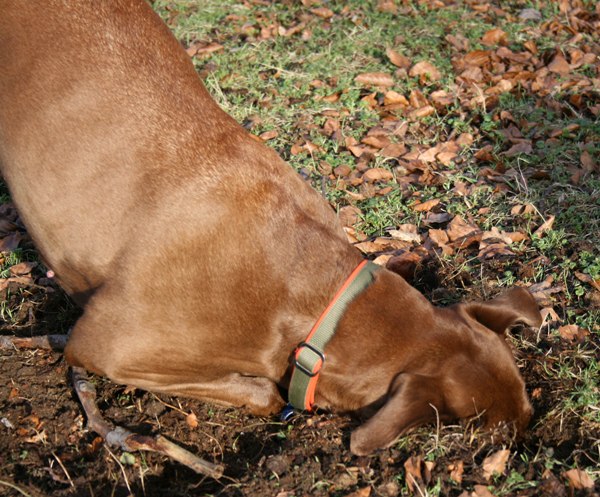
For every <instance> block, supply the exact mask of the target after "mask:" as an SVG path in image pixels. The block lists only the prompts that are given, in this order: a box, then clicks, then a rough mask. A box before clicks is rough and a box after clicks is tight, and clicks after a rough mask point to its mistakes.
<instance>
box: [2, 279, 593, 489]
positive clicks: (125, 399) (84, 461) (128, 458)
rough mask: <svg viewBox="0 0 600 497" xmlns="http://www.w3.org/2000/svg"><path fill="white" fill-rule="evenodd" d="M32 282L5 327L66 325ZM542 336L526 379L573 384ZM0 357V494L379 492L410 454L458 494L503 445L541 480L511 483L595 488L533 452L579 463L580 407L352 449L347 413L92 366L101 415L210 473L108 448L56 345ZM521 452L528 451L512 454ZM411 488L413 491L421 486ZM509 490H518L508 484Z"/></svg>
mask: <svg viewBox="0 0 600 497" xmlns="http://www.w3.org/2000/svg"><path fill="white" fill-rule="evenodd" d="M429 270H431V268H429ZM438 270H439V268H438ZM36 271H38V272H39V271H40V270H39V269H37V270H36ZM442 279H443V275H438V276H437V277H434V276H432V274H429V272H427V271H422V272H421V273H419V274H418V278H417V280H416V283H417V284H418V285H421V289H422V290H423V291H425V293H426V294H428V296H429V297H430V298H435V295H438V297H439V295H440V289H439V288H437V287H438V285H437V283H436V281H439V280H442ZM48 289H50V290H48ZM30 291H31V292H33V293H34V294H35V293H36V292H39V293H42V294H43V295H42V296H39V295H38V297H36V298H37V300H36V299H35V298H34V299H33V300H35V301H36V302H37V304H36V306H34V307H32V309H33V311H32V312H31V313H29V314H24V315H23V319H24V322H25V323H27V322H28V323H29V325H27V324H25V325H23V326H22V327H21V328H19V329H16V330H15V329H12V330H11V331H10V333H9V332H8V331H7V330H4V331H3V332H2V333H3V334H17V335H24V336H27V335H30V334H31V330H32V329H34V330H39V329H40V328H41V326H40V325H39V323H40V322H43V323H44V327H45V328H46V329H57V328H61V327H64V325H65V319H64V317H65V313H66V314H67V315H68V319H67V320H66V322H67V323H68V322H69V320H70V322H71V323H72V322H74V320H75V319H76V317H77V313H78V312H77V310H76V309H75V308H74V307H73V306H72V305H71V304H69V302H68V299H67V298H66V297H65V296H64V295H62V292H61V291H60V289H58V288H56V287H52V286H51V287H47V288H45V287H39V288H37V289H36V288H30ZM452 296H453V295H452V292H451V291H448V290H447V291H446V293H445V294H444V298H452ZM454 296H455V295H454ZM59 317H61V319H62V320H61V321H59V320H58V318H59ZM53 319H54V320H55V321H56V322H55V323H54V325H52V323H53ZM36 323H37V324H36ZM523 333H525V334H527V333H535V331H527V330H524V331H523ZM522 338H524V339H525V340H527V338H528V337H527V335H525V336H524V337H522ZM530 338H532V339H533V338H534V337H530ZM538 346H539V347H541V350H539V351H538V350H537V349H536V352H535V353H531V354H529V352H528V351H527V350H523V349H522V348H521V351H520V352H518V361H519V363H520V364H522V365H523V366H524V374H525V379H526V381H527V383H528V386H529V388H530V391H535V390H536V389H540V391H544V392H556V391H557V390H558V389H562V390H563V391H568V390H569V388H570V385H569V384H568V383H565V384H564V385H548V384H545V383H544V380H543V378H544V375H543V374H542V369H543V368H544V367H545V361H552V360H554V359H552V358H547V357H546V356H545V355H544V350H543V348H544V342H542V343H541V345H539V344H538ZM547 346H551V344H547ZM568 352H569V351H566V352H565V353H568ZM0 357H1V359H0V419H1V420H2V423H0V495H9V496H13V495H14V496H17V495H30V496H42V495H44V496H45V495H51V496H72V495H77V496H80V495H81V496H84V495H85V496H104V495H110V496H113V495H114V496H127V495H132V494H133V495H145V496H164V495H172V496H187V495H222V496H243V495H251V496H258V495H260V496H262V495H272V496H277V497H291V496H293V495H294V496H299V495H334V496H348V495H352V496H355V497H361V496H362V497H365V496H368V495H372V496H384V497H385V496H395V495H399V494H400V493H402V494H406V493H407V492H408V489H407V487H406V485H407V483H406V470H405V463H406V461H407V460H408V459H409V458H410V457H411V456H413V457H415V458H417V459H416V460H417V465H418V467H419V471H418V472H420V473H421V475H420V477H421V478H420V479H417V482H418V484H419V485H420V486H419V488H422V489H425V488H426V487H429V488H431V487H434V488H436V489H437V490H438V491H439V492H440V493H439V495H449V496H458V495H460V494H461V492H463V490H464V489H466V488H469V489H471V488H473V486H474V485H477V484H480V485H486V484H488V483H489V482H488V481H487V480H486V479H485V478H484V476H483V473H482V469H481V468H482V461H483V459H484V458H485V457H486V456H488V455H489V454H491V453H493V452H494V451H496V450H498V449H499V448H502V447H508V448H510V450H511V453H512V454H513V458H512V459H511V461H510V463H509V464H510V466H509V470H508V471H510V470H514V471H516V472H518V473H520V474H521V475H528V476H529V478H530V479H532V480H534V479H535V480H539V485H538V486H537V487H534V488H529V487H527V486H526V485H521V486H519V487H516V489H518V490H519V492H518V495H521V496H533V495H552V494H553V495H565V496H566V495H591V494H592V492H591V491H589V490H588V491H585V490H577V491H573V490H572V489H570V490H569V491H570V493H567V487H565V485H564V483H563V481H562V479H561V476H560V471H558V470H555V471H545V467H544V465H545V463H546V461H547V460H548V454H545V456H544V457H537V456H536V454H538V452H539V450H540V448H543V450H545V451H546V452H547V451H553V457H554V458H558V459H562V460H563V461H564V462H566V463H569V462H571V463H573V462H574V461H575V462H577V463H578V464H580V465H582V466H585V461H586V458H585V454H586V453H587V451H588V450H589V449H591V448H592V443H593V441H592V439H591V438H590V439H589V441H588V442H585V439H586V436H585V434H582V433H579V427H578V425H577V422H576V420H575V418H565V419H562V418H561V419H556V423H550V424H548V425H544V426H538V427H537V428H536V429H533V430H531V431H530V433H529V434H528V435H527V437H526V439H525V440H524V441H522V442H519V443H516V442H515V441H514V440H511V439H510V437H508V438H504V439H502V438H499V436H500V435H501V433H494V434H491V435H490V434H483V433H479V432H478V431H477V429H476V425H474V424H463V425H460V426H449V427H431V426H430V427H424V428H422V429H420V430H418V431H417V432H415V433H414V434H412V435H411V436H410V437H407V438H405V439H403V440H402V442H401V443H399V444H397V445H396V446H395V447H394V448H390V449H387V450H383V451H380V452H378V453H376V454H374V455H372V456H369V457H355V456H352V455H351V454H350V451H349V448H348V447H349V436H350V432H351V430H352V428H353V427H355V426H356V425H357V423H358V421H357V420H353V419H351V418H350V417H347V416H336V415H332V414H328V413H317V414H313V415H304V414H302V415H297V416H296V417H295V418H293V419H292V420H291V422H289V423H282V422H280V421H279V420H278V419H276V418H275V419H262V418H256V417H253V416H250V415H248V414H246V413H244V412H243V411H242V410H239V409H232V408H220V407H215V406H213V405H209V404H205V403H202V402H199V401H194V400H188V399H183V398H174V397H168V396H156V395H154V394H151V393H148V392H144V391H141V390H137V389H132V388H128V387H126V386H119V385H114V384H112V383H110V382H108V381H107V380H105V379H103V378H98V377H96V378H94V381H95V384H96V386H97V389H98V398H99V406H100V409H101V411H102V412H103V413H104V415H105V416H106V417H107V418H108V419H110V420H112V421H113V422H116V423H119V424H122V425H124V426H126V427H128V428H130V429H132V430H135V431H138V432H139V433H143V434H154V433H161V434H163V435H165V436H167V437H168V438H170V439H171V440H174V441H177V442H179V443H181V444H182V445H183V446H184V447H186V448H187V449H189V450H191V451H193V452H194V453H197V454H199V455H202V456H203V457H204V458H206V459H208V460H211V461H216V462H222V463H223V464H225V466H226V476H225V477H224V478H222V479H221V480H220V481H214V480H212V479H210V478H205V477H202V476H199V475H197V474H195V473H194V472H193V471H191V470H189V469H187V468H186V467H183V466H181V465H179V464H177V463H175V462H172V461H170V460H168V459H166V458H165V457H163V456H159V455H156V454H151V453H143V454H141V453H135V454H131V455H128V454H123V453H122V452H121V451H120V450H117V449H109V448H107V447H106V446H105V444H104V443H103V441H102V439H100V438H99V437H97V436H96V435H95V434H94V433H91V432H89V431H87V430H86V429H85V419H84V417H83V415H82V411H81V408H80V406H79V404H78V402H77V400H76V397H75V395H74V392H73V390H72V389H71V386H70V381H69V374H68V367H67V365H66V363H65V361H64V359H63V358H62V355H61V354H60V353H59V352H54V351H42V350H4V351H0ZM574 360H576V358H575V359H574ZM541 368H542V369H541ZM533 402H534V406H535V409H536V418H537V419H541V418H542V417H543V416H544V415H545V414H547V413H548V411H549V410H551V409H552V407H553V400H552V398H550V396H549V395H540V396H537V397H536V396H535V395H534V398H533ZM534 424H535V420H534ZM517 452H519V453H522V454H525V455H526V457H519V456H518V455H515V454H516V453H517ZM538 455H539V454H538ZM551 455H552V454H551ZM457 462H462V463H463V464H464V473H463V475H462V482H461V483H460V484H458V483H456V482H455V481H453V480H452V479H451V478H450V473H451V469H452V467H453V466H452V465H453V464H454V465H455V464H456V463H457ZM589 464H590V463H589V461H588V465H589ZM413 492H415V493H416V495H419V493H418V491H417V489H416V488H413ZM434 495H435V494H434ZM505 495H516V493H515V492H513V491H511V490H510V488H507V492H506V493H505Z"/></svg>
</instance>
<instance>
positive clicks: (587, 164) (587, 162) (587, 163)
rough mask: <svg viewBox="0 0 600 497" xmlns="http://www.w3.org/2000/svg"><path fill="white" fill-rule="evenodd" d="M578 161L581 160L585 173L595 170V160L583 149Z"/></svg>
mask: <svg viewBox="0 0 600 497" xmlns="http://www.w3.org/2000/svg"><path fill="white" fill-rule="evenodd" d="M579 161H580V162H581V167H582V168H583V170H584V171H585V172H586V173H592V172H594V171H595V170H596V162H595V161H594V158H593V157H592V154H590V153H589V152H588V151H587V150H584V151H583V152H582V153H581V156H580V157H579Z"/></svg>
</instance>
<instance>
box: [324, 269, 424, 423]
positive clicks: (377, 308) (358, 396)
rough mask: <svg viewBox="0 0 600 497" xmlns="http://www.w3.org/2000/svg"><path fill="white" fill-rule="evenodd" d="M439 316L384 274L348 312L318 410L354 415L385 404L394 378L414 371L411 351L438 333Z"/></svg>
mask: <svg viewBox="0 0 600 497" xmlns="http://www.w3.org/2000/svg"><path fill="white" fill-rule="evenodd" d="M407 309H410V314H408V315H407ZM435 315H436V308H435V307H434V306H433V305H432V304H431V303H430V302H429V301H427V299H426V298H425V297H424V296H423V295H421V294H420V293H419V292H418V291H417V290H416V289H415V288H413V287H412V286H410V285H409V284H408V283H407V282H406V281H405V280H404V279H403V278H402V277H400V276H398V275H396V274H394V273H392V272H390V271H388V270H385V269H382V270H381V271H378V272H377V275H376V277H375V281H374V282H373V284H372V285H371V286H369V287H368V288H367V289H366V290H365V291H364V292H363V294H361V295H360V296H359V297H357V298H356V300H355V301H354V302H352V303H351V304H350V305H349V306H348V309H347V311H346V314H345V315H344V317H343V318H342V319H341V321H340V323H339V327H338V330H337V332H336V335H335V337H334V338H333V339H332V340H331V342H330V343H329V345H328V346H327V350H326V357H327V359H326V364H325V366H324V367H323V369H322V372H321V378H320V380H319V385H318V387H317V391H316V397H315V400H316V405H318V406H320V407H323V408H327V409H330V408H331V409H333V408H334V409H336V410H342V411H344V410H348V411H350V410H357V409H361V408H365V407H368V406H369V405H373V404H377V403H378V402H379V401H381V400H382V399H383V398H385V396H386V395H387V393H388V390H389V388H390V385H391V384H392V381H393V380H394V378H395V377H396V376H397V375H398V374H399V373H400V372H402V371H403V370H404V369H405V368H407V367H408V366H409V364H407V362H406V361H407V360H408V355H407V354H406V351H407V350H410V349H411V348H412V347H411V344H412V343H414V341H415V340H417V339H419V338H422V335H421V334H422V333H426V332H427V330H430V329H433V320H434V319H435ZM357 344H360V346H357ZM410 360H411V362H413V361H414V357H410ZM359 365H360V366H359Z"/></svg>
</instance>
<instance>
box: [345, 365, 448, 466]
mask: <svg viewBox="0 0 600 497" xmlns="http://www.w3.org/2000/svg"><path fill="white" fill-rule="evenodd" d="M442 399H443V398H442V396H441V394H439V393H438V392H437V388H436V385H435V384H434V380H433V379H431V378H427V377H425V376H419V375H413V374H401V375H399V376H398V377H397V378H396V379H395V380H394V384H393V385H392V388H391V391H390V395H389V398H388V400H387V402H386V403H385V404H384V405H383V407H381V408H380V409H379V411H377V413H375V415H374V416H373V417H372V418H370V419H369V420H368V421H367V422H366V423H364V424H363V425H361V426H359V427H358V428H357V429H356V430H354V431H353V432H352V435H351V437H350V450H351V451H352V453H353V454H356V455H359V456H362V455H366V454H370V453H371V452H373V451H374V450H375V449H381V448H384V447H387V446H389V445H391V444H392V443H393V442H394V441H395V440H396V438H398V436H399V435H400V434H402V433H403V432H405V431H407V430H408V429H409V428H412V427H413V426H417V425H420V424H423V423H426V422H428V421H433V420H435V419H436V412H435V409H438V410H441V408H442V402H443V400H442ZM432 406H435V409H434V407H432Z"/></svg>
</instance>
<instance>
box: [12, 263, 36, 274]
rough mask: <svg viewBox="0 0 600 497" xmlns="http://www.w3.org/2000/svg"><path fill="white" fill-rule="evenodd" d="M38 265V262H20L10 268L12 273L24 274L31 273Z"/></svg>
mask: <svg viewBox="0 0 600 497" xmlns="http://www.w3.org/2000/svg"><path fill="white" fill-rule="evenodd" d="M36 266H37V263H36V262H20V263H19V264H15V265H14V266H11V268H10V274H12V275H13V276H24V275H26V274H29V273H31V270H32V269H33V268H34V267H36Z"/></svg>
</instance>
